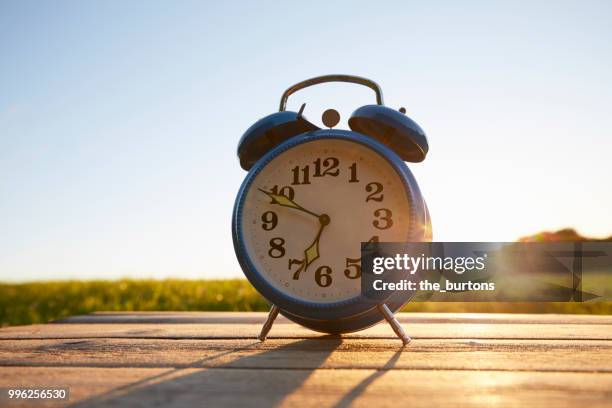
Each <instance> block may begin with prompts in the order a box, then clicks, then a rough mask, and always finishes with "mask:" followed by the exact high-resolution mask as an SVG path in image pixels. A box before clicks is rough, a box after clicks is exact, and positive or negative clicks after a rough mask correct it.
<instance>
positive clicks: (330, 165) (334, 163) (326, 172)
mask: <svg viewBox="0 0 612 408" xmlns="http://www.w3.org/2000/svg"><path fill="white" fill-rule="evenodd" d="M339 165H340V160H338V159H337V158H335V157H328V158H327V159H325V160H323V166H321V159H320V158H319V159H317V160H315V161H314V166H315V171H314V174H313V175H312V177H323V176H333V177H336V176H337V175H338V174H340V169H339V168H338V166H339ZM321 167H325V169H323V172H321Z"/></svg>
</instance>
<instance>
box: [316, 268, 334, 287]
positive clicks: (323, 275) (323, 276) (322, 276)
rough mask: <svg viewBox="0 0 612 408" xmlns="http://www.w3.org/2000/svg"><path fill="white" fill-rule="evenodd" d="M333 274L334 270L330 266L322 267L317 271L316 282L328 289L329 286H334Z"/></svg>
mask: <svg viewBox="0 0 612 408" xmlns="http://www.w3.org/2000/svg"><path fill="white" fill-rule="evenodd" d="M331 273H332V269H331V268H330V267H329V266H325V265H323V266H320V267H319V268H318V269H317V270H316V271H315V281H316V282H317V285H319V286H320V287H322V288H326V287H328V286H329V285H331V284H332V277H331Z"/></svg>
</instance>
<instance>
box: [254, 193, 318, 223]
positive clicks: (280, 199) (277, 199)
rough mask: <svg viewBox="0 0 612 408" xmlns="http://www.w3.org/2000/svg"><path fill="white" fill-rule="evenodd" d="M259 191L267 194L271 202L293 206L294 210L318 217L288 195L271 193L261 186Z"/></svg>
mask: <svg viewBox="0 0 612 408" xmlns="http://www.w3.org/2000/svg"><path fill="white" fill-rule="evenodd" d="M258 190H259V191H261V192H262V193H264V194H265V195H267V196H268V197H270V198H271V199H272V204H278V205H281V206H283V207H289V208H295V209H296V210H299V211H302V212H305V213H306V214H310V215H312V216H314V217H317V218H319V214H316V213H314V212H312V211H310V210H307V209H305V208H304V207H302V206H301V205H299V204H298V203H296V202H295V201H293V200H291V199H290V198H289V197H287V196H284V195H282V194H274V193H271V192H269V191H266V190H263V189H261V188H259V189H258Z"/></svg>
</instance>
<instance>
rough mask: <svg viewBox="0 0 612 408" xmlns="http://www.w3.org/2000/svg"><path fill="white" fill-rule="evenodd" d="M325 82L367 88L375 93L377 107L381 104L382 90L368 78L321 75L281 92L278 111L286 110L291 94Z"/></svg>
mask: <svg viewBox="0 0 612 408" xmlns="http://www.w3.org/2000/svg"><path fill="white" fill-rule="evenodd" d="M325 82H350V83H353V84H359V85H364V86H367V87H368V88H370V89H372V90H373V91H374V92H375V93H376V103H377V104H378V105H382V104H383V94H382V89H381V88H380V86H379V85H378V84H377V83H376V82H374V81H372V80H371V79H368V78H364V77H359V76H354V75H340V74H333V75H323V76H318V77H314V78H310V79H307V80H305V81H302V82H298V83H297V84H295V85H293V86H290V87H289V88H287V90H286V91H285V92H283V96H282V97H281V101H280V107H279V109H278V110H279V111H281V112H282V111H284V110H285V109H286V108H287V99H289V96H290V95H291V94H293V93H295V92H297V91H299V90H300V89H304V88H306V87H309V86H312V85H318V84H322V83H325Z"/></svg>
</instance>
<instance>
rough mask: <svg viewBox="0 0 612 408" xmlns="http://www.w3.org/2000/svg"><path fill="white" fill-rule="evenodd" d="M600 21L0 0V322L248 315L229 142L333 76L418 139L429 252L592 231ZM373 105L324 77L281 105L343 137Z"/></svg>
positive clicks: (471, 8)
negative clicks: (351, 121) (298, 86)
mask: <svg viewBox="0 0 612 408" xmlns="http://www.w3.org/2000/svg"><path fill="white" fill-rule="evenodd" d="M611 21H612V3H610V2H607V1H571V2H569V1H554V2H553V1H539V2H528V1H525V2H520V1H512V2H494V3H491V2H485V1H468V2H461V3H457V2H452V1H448V2H445V1H432V2H427V3H426V4H425V3H423V2H406V1H398V2H358V1H351V2H349V1H345V2H323V1H321V2H307V3H288V2H269V1H261V2H242V3H240V4H236V3H227V4H223V2H205V1H187V0H185V1H181V2H175V3H167V2H161V1H146V2H145V1H104V2H102V1H97V2H94V1H90V2H79V1H57V2H41V1H12V2H10V1H4V2H1V3H0V55H1V56H2V58H1V59H0V282H3V283H2V284H0V324H19V323H28V322H36V321H45V320H48V319H51V318H54V317H57V316H63V315H67V314H75V313H85V312H88V311H92V310H202V309H209V310H211V309H212V310H263V309H265V308H266V304H265V302H264V301H263V299H261V298H260V297H259V296H258V295H257V294H256V293H255V292H254V291H253V290H252V289H251V287H250V286H249V285H248V283H246V282H245V281H243V280H236V279H241V278H242V276H243V275H242V272H241V270H240V267H239V265H238V263H237V261H236V259H235V255H234V251H233V247H232V242H231V234H230V217H231V211H232V205H233V201H234V198H235V195H236V193H237V190H238V188H239V186H240V183H241V181H242V180H243V178H244V177H245V172H244V171H243V170H242V169H241V168H240V167H239V165H238V161H237V158H236V154H235V150H236V145H237V142H238V139H239V138H240V136H241V135H242V132H243V131H244V130H245V129H247V128H248V127H249V126H250V125H251V124H252V123H253V122H255V121H256V120H257V119H259V118H261V117H262V116H265V115H267V114H269V113H271V112H273V111H275V110H276V109H278V102H279V99H280V95H281V93H282V92H283V91H284V89H286V88H287V87H288V86H290V85H292V84H293V83H296V82H298V81H300V80H303V79H306V78H309V77H313V76H317V75H322V74H329V73H347V74H354V75H361V76H365V77H369V78H371V79H374V80H375V81H377V82H378V83H379V84H380V85H381V86H382V88H383V91H384V93H385V101H386V104H387V105H389V106H391V107H394V108H399V107H400V106H404V107H406V109H407V112H408V115H409V116H410V117H412V118H413V119H414V120H416V121H417V122H418V123H419V124H420V125H421V127H423V128H424V130H425V131H426V133H427V134H428V137H429V142H430V153H429V156H428V157H427V159H426V161H425V162H423V163H420V164H415V165H411V166H410V168H411V170H412V171H413V172H414V173H415V175H416V177H417V180H418V181H419V184H420V186H421V189H422V191H423V194H424V196H425V198H426V200H427V202H428V205H429V207H430V211H431V213H432V218H433V225H434V237H435V239H436V240H438V241H514V240H517V239H519V238H521V237H528V238H527V239H557V238H559V237H562V236H563V237H566V238H567V236H569V235H572V234H576V235H575V236H576V237H589V238H599V239H605V237H607V236H609V235H611V234H612V225H611V222H610V221H611V219H610V208H612V190H611V189H610V188H609V187H608V185H609V176H610V174H612V161H611V160H609V155H610V152H611V151H612V137H610V136H611V135H610V129H611V128H612V126H611V121H612V117H611V116H610V106H611V105H612V81H611V79H612V42H610V38H611V37H612V24H610V22H611ZM372 101H373V95H372V93H371V91H370V90H368V89H366V88H361V87H357V86H354V85H349V84H332V85H326V86H319V87H315V88H310V89H308V90H305V91H303V92H300V93H298V94H296V95H295V96H292V98H291V99H290V104H289V108H290V109H297V108H298V107H299V105H301V103H303V102H307V107H306V111H305V115H306V117H308V118H309V119H310V120H311V121H313V122H315V123H320V115H321V113H322V112H323V111H324V110H325V109H327V108H335V109H337V110H338V111H339V112H340V113H341V115H342V121H341V124H340V127H345V126H346V120H347V118H348V117H349V116H350V113H351V112H352V111H353V110H354V109H355V108H356V107H359V106H361V105H364V104H367V103H371V102H372ZM567 228H570V229H569V230H568V229H567ZM564 229H565V232H562V233H560V234H555V233H549V234H540V235H537V233H539V232H541V231H553V232H554V231H558V230H564ZM568 231H569V232H568ZM568 234H569V235H568ZM578 234H579V235H578ZM168 279H169V280H168ZM228 279H230V280H228ZM231 279H234V280H231ZM410 307H411V308H413V309H414V308H421V309H423V308H428V309H427V310H434V309H435V310H438V309H436V308H438V307H443V308H449V307H451V305H450V304H443V305H441V306H440V305H436V304H420V305H418V304H417V305H411V306H410ZM456 307H462V308H465V307H468V308H469V307H472V308H476V307H477V308H481V309H482V308H484V309H486V308H487V307H488V308H489V309H487V310H505V311H517V312H520V311H539V312H541V311H578V312H588V313H609V312H610V308H609V306H607V305H605V304H604V305H602V304H600V305H598V306H588V305H577V306H576V305H557V306H554V305H553V304H542V305H523V306H521V305H488V306H487V305H484V304H480V305H467V306H466V305H458V306H456ZM481 309H479V310H481ZM506 309H507V310H506ZM419 310H420V309H419ZM444 310H446V309H444ZM461 310H464V309H461ZM469 310H471V309H469Z"/></svg>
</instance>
